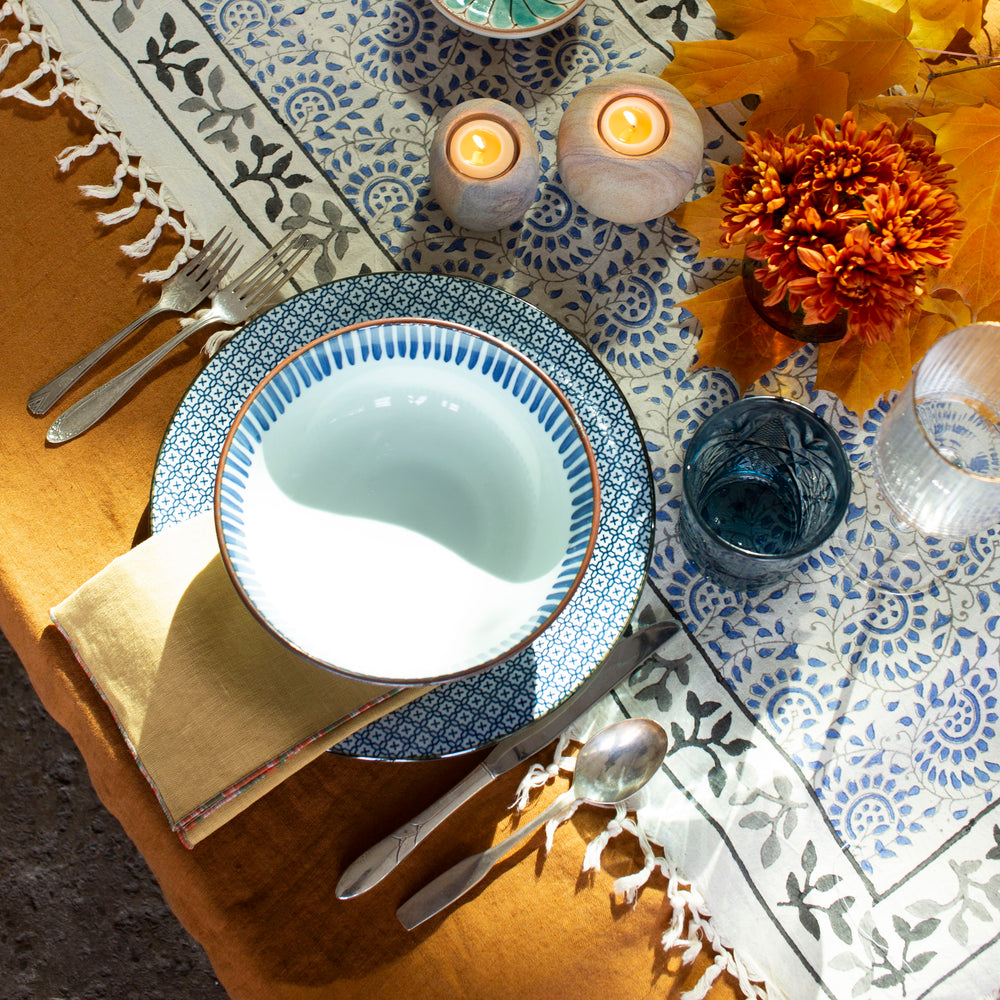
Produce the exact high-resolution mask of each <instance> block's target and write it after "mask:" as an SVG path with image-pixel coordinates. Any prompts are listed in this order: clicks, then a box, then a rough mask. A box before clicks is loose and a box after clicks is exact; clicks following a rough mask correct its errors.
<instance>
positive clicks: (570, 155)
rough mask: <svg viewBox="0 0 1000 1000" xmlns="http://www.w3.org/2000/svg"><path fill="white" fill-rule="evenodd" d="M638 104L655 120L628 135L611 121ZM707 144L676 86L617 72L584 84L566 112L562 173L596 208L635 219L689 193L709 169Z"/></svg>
mask: <svg viewBox="0 0 1000 1000" xmlns="http://www.w3.org/2000/svg"><path fill="white" fill-rule="evenodd" d="M630 103H631V104H632V105H634V106H635V107H637V108H638V109H639V111H640V116H642V117H644V118H645V119H647V120H646V121H643V122H640V123H639V125H638V127H637V129H636V130H635V136H629V135H626V136H625V137H624V138H620V135H621V133H620V132H619V133H618V134H615V133H613V132H612V131H610V130H609V122H611V121H613V117H612V116H615V115H617V116H618V119H619V121H620V120H621V115H622V113H623V112H622V108H625V112H626V113H627V112H628V107H629V105H630ZM647 112H648V114H647ZM661 115H662V118H661V117H660V116H661ZM649 118H652V119H653V120H652V121H649V120H648V119H649ZM630 120H631V119H630ZM704 144H705V139H704V133H703V132H702V127H701V122H700V121H699V120H698V116H697V114H695V111H694V108H693V107H692V106H691V105H690V104H689V103H688V101H687V100H686V99H685V97H684V95H683V94H681V92H680V91H679V90H677V88H676V87H673V86H671V84H669V83H667V82H666V81H665V80H661V79H659V77H654V76H650V75H648V74H646V73H631V72H626V73H611V74H609V75H608V76H606V77H604V78H603V79H601V80H598V81H596V82H594V83H592V84H589V85H588V86H586V87H584V88H583V90H581V91H580V92H579V93H578V94H577V95H576V97H574V98H573V100H572V101H571V102H570V104H569V107H568V108H567V109H566V111H565V113H564V114H563V117H562V121H561V122H560V123H559V140H558V144H557V154H558V157H559V174H560V176H561V177H562V181H563V184H564V185H565V188H566V193H567V194H568V195H569V196H570V197H571V198H572V199H573V200H574V201H575V202H577V203H578V204H579V205H581V206H583V208H585V209H587V211H588V212H592V213H593V214H594V215H597V216H600V217H601V218H602V219H608V220H609V221H611V222H617V223H621V224H622V225H629V226H634V225H638V224H639V223H641V222H646V221H648V220H650V219H656V218H659V217H660V216H662V215H665V214H666V213H667V212H669V211H670V210H671V209H673V208H676V207H677V206H678V205H679V204H680V203H681V202H682V201H683V200H684V197H685V195H687V193H688V192H689V191H690V190H691V188H692V187H693V186H694V184H695V182H696V181H697V179H698V177H699V176H700V174H701V170H702V152H703V147H704ZM626 150H629V151H627V152H626ZM631 150H634V151H631Z"/></svg>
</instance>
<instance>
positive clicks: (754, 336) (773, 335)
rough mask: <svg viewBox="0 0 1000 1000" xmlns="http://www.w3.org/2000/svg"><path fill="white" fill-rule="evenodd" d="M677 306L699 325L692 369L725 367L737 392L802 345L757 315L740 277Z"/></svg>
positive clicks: (751, 383) (720, 284)
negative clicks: (694, 362) (686, 311)
mask: <svg viewBox="0 0 1000 1000" xmlns="http://www.w3.org/2000/svg"><path fill="white" fill-rule="evenodd" d="M681 305H683V306H684V308H685V309H687V310H688V311H689V312H690V313H692V315H694V316H695V318H696V319H698V320H699V321H700V322H701V326H702V334H701V338H700V339H699V341H698V361H697V362H696V364H695V367H698V368H701V367H708V368H725V369H726V370H727V371H728V372H730V373H731V374H732V376H733V378H734V379H736V383H737V385H739V387H740V392H743V391H744V390H745V389H747V388H748V387H749V386H751V385H753V383H754V382H756V381H757V379H759V378H760V377H761V376H762V375H764V374H765V373H766V372H769V371H770V370H771V369H772V368H773V367H774V366H775V365H776V364H778V362H779V361H783V360H784V359H785V358H787V357H788V355H789V354H792V353H793V352H794V351H797V350H798V349H799V348H800V347H801V346H802V344H801V342H800V341H797V340H792V339H791V338H790V337H785V336H784V335H782V334H780V333H778V332H777V331H776V330H774V329H773V328H772V327H771V326H769V325H768V324H767V323H765V322H764V320H762V319H761V318H760V316H758V315H757V312H756V310H755V309H754V307H753V306H752V305H751V304H750V300H749V299H748V298H747V295H746V292H745V291H744V290H743V279H742V278H741V277H736V278H730V279H729V281H723V282H720V283H719V284H717V285H713V286H712V287H711V288H707V289H705V291H703V292H701V293H700V294H698V295H696V296H694V297H693V298H690V299H687V300H686V301H684V302H682V303H681Z"/></svg>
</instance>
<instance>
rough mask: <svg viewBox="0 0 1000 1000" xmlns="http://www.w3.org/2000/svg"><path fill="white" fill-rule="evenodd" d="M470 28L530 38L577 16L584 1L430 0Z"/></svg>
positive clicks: (494, 33) (446, 15)
mask: <svg viewBox="0 0 1000 1000" xmlns="http://www.w3.org/2000/svg"><path fill="white" fill-rule="evenodd" d="M431 2H432V3H433V5H434V7H435V8H436V9H437V10H439V11H440V12H441V13H442V14H444V16H445V17H447V18H448V19H449V20H450V21H454V22H455V24H457V25H458V26H459V27H462V28H465V29H466V30H467V31H474V32H476V33H477V34H480V35H489V36H490V37H499V38H530V37H531V36H532V35H542V34H544V33H545V32H546V31H552V29H553V28H558V27H559V26H560V25H561V24H565V23H566V22H567V21H569V20H570V19H572V18H573V17H575V16H576V15H577V14H578V13H579V11H580V8H581V7H582V6H583V4H584V2H585V0H565V2H562V0H431Z"/></svg>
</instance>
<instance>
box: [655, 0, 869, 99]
mask: <svg viewBox="0 0 1000 1000" xmlns="http://www.w3.org/2000/svg"><path fill="white" fill-rule="evenodd" d="M712 6H713V9H714V10H715V13H716V22H717V24H718V26H719V28H721V29H722V30H724V31H728V32H731V33H732V34H734V35H735V36H736V37H735V38H733V39H706V40H699V41H693V42H676V43H675V44H674V58H673V61H672V62H671V63H670V65H668V66H667V68H666V69H665V70H664V71H663V73H662V74H661V76H662V77H663V79H664V80H667V81H668V82H670V83H672V84H673V85H674V86H675V87H676V88H677V89H678V90H679V91H680V92H681V93H682V94H683V95H684V96H685V97H686V98H687V99H688V100H689V101H690V102H691V103H692V104H693V105H694V106H695V107H696V108H699V107H700V108H705V107H711V106H713V105H716V104H725V103H726V102H727V101H735V100H739V99H740V98H741V97H744V96H745V95H747V94H757V95H759V96H760V97H762V98H764V97H767V96H768V95H770V94H772V93H776V92H778V91H780V90H781V89H782V87H783V86H785V85H786V84H787V82H788V81H789V80H790V79H793V78H794V77H795V76H796V75H797V74H798V73H799V69H800V66H799V63H800V58H801V57H800V55H799V54H798V53H797V52H796V51H795V50H794V49H793V48H792V45H791V42H790V39H791V38H794V37H797V36H799V35H802V34H804V33H805V32H806V31H808V30H809V28H810V27H811V26H812V24H813V22H814V20H815V19H816V18H817V17H824V16H829V17H836V16H839V15H843V14H849V13H850V12H851V0H811V2H810V3H809V4H808V5H806V4H804V3H802V0H716V2H715V3H714V4H713V5H712Z"/></svg>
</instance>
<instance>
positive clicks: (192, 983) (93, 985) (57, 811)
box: [0, 635, 226, 1000]
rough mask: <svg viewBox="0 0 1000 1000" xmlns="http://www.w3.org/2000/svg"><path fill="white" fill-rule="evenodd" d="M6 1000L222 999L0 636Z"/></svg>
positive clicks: (0, 884)
mask: <svg viewBox="0 0 1000 1000" xmlns="http://www.w3.org/2000/svg"><path fill="white" fill-rule="evenodd" d="M0 706H2V708H0V996H2V997H3V1000H105V998H106V1000H225V998H226V993H225V991H224V990H223V989H222V987H221V986H220V985H219V983H218V982H217V981H216V979H215V975H214V973H213V972H212V967H211V965H210V964H209V962H208V959H207V958H206V957H205V953H204V952H203V951H202V949H201V947H200V946H199V945H198V944H197V943H196V942H195V941H194V940H193V939H192V938H191V937H190V936H189V935H188V934H187V932H186V931H185V930H184V929H183V928H182V927H181V926H180V924H179V923H178V922H177V920H176V918H175V917H174V916H173V914H172V913H171V912H170V910H169V909H168V907H167V905H166V904H165V903H164V901H163V897H162V895H161V894H160V890H159V887H158V886H157V884H156V882H155V880H154V879H153V876H152V875H151V874H150V872H149V869H148V868H147V867H146V864H145V862H144V861H143V859H142V858H141V857H140V855H139V854H138V852H137V851H136V849H135V847H133V845H132V843H131V841H129V839H128V838H127V837H126V836H125V834H124V832H123V831H122V828H121V826H120V825H119V823H118V821H117V820H116V819H115V818H114V817H113V816H111V815H110V814H109V813H108V812H107V811H106V810H105V809H104V807H103V806H102V805H101V804H100V802H99V801H98V799H97V796H96V794H95V793H94V790H93V788H92V787H91V785H90V781H89V779H88V777H87V771H86V768H85V766H84V764H83V761H82V760H81V758H80V755H79V753H78V752H77V749H76V746H75V745H74V743H73V741H72V740H71V739H70V737H69V736H68V734H67V733H66V732H65V731H64V730H63V729H62V728H61V727H59V726H58V725H57V724H56V723H55V722H54V721H53V720H52V719H51V718H50V716H49V715H48V714H47V713H46V712H45V710H44V709H43V708H42V707H41V704H40V703H39V701H38V698H37V697H36V696H35V693H34V690H33V689H32V687H31V684H30V682H29V681H28V677H27V674H26V673H25V672H24V668H23V667H22V666H21V664H20V663H19V662H18V660H17V658H16V657H15V655H14V653H13V652H12V651H11V649H10V647H9V646H8V645H7V642H6V640H5V639H4V638H3V636H2V635H0Z"/></svg>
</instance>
